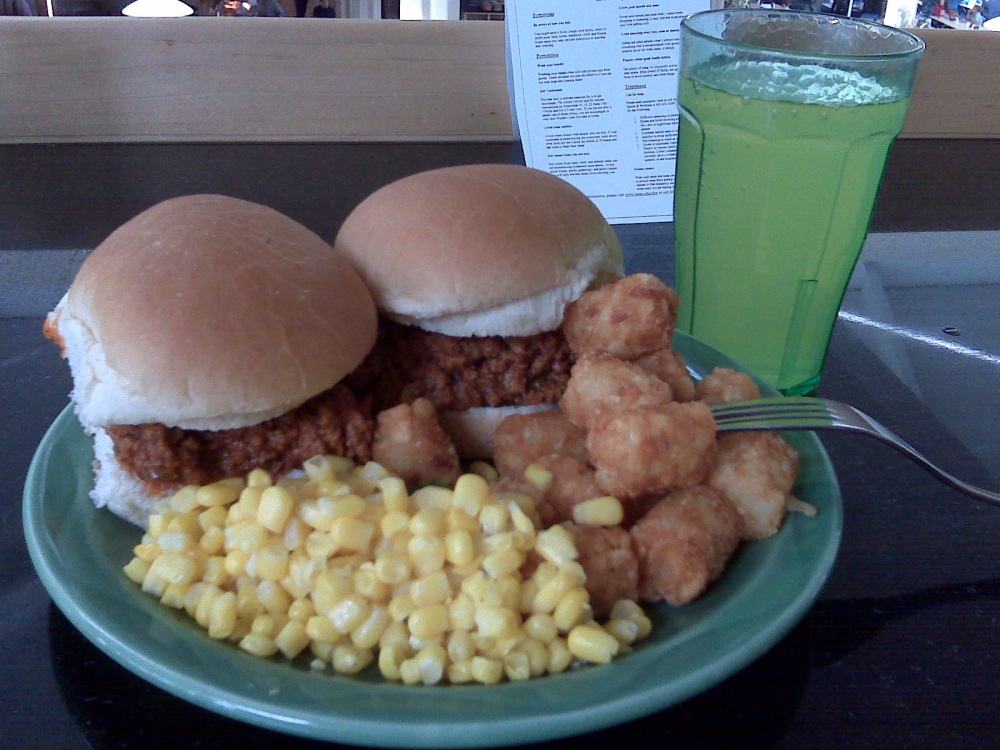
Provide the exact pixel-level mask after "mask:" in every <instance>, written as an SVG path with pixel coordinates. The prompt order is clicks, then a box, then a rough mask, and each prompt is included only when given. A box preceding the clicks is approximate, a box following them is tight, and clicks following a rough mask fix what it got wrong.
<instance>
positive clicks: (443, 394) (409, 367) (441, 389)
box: [347, 319, 573, 412]
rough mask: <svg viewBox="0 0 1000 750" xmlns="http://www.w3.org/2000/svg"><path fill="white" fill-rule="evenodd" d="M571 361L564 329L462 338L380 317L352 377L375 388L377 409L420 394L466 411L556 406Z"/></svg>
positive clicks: (361, 387)
mask: <svg viewBox="0 0 1000 750" xmlns="http://www.w3.org/2000/svg"><path fill="white" fill-rule="evenodd" d="M572 366H573V355H572V353H571V352H570V350H569V345H568V344H567V343H566V339H565V337H564V336H563V334H562V331H560V330H556V331H549V332H544V333H539V334H535V335H534V336H512V337H507V338H505V337H502V336H472V337H468V338H459V337H453V336H446V335H445V334H442V333H433V332H430V331H425V330H423V329H420V328H416V327H414V326H407V325H402V324H400V323H395V322H392V321H389V320H386V319H381V320H380V322H379V333H378V339H377V341H376V344H375V347H374V348H373V349H372V352H371V353H370V354H369V355H368V357H367V358H366V360H365V361H364V362H363V363H362V364H361V366H360V367H359V368H358V370H357V371H356V372H355V373H354V374H353V375H352V376H350V378H349V379H348V381H347V382H348V383H350V384H351V385H352V387H354V388H355V390H356V391H357V392H359V393H362V392H364V393H372V394H373V396H374V398H375V411H376V412H379V411H382V410H383V409H387V408H390V407H392V406H395V405H396V404H399V403H411V402H413V401H415V400H416V399H418V398H426V399H427V400H428V401H430V402H431V403H432V404H434V406H435V407H436V408H437V409H438V410H453V411H462V410H464V409H470V408H473V407H477V406H530V405H535V404H547V403H551V404H554V403H556V401H558V399H559V396H561V395H562V392H563V390H565V388H566V383H567V382H568V381H569V373H570V369H571V368H572Z"/></svg>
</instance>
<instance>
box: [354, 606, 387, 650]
mask: <svg viewBox="0 0 1000 750" xmlns="http://www.w3.org/2000/svg"><path fill="white" fill-rule="evenodd" d="M389 622H390V618H389V611H388V610H387V609H386V608H385V607H384V606H382V605H376V606H374V607H372V608H371V610H370V611H369V612H368V616H367V617H366V618H365V619H364V620H362V621H361V622H360V623H359V624H358V625H357V626H355V628H354V629H353V630H352V631H351V642H352V643H354V645H355V646H358V647H359V648H367V649H373V648H375V647H376V646H377V645H378V643H379V641H380V640H381V639H382V634H383V633H384V632H385V629H386V627H388V625H389Z"/></svg>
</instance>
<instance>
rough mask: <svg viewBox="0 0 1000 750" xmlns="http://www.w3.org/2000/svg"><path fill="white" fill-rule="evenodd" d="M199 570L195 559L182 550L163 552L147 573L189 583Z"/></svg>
mask: <svg viewBox="0 0 1000 750" xmlns="http://www.w3.org/2000/svg"><path fill="white" fill-rule="evenodd" d="M200 572H201V571H200V570H199V566H198V563H197V561H195V560H194V558H192V557H189V556H188V555H185V554H184V553H183V552H165V553H164V554H162V555H160V556H159V557H158V558H156V560H154V561H153V564H152V565H150V567H149V575H153V576H156V577H158V578H162V579H163V580H164V581H166V582H167V583H175V584H179V585H186V584H189V583H191V582H192V581H194V579H195V577H196V576H198V574H199V573H200ZM147 577H148V576H147ZM161 593H162V592H161Z"/></svg>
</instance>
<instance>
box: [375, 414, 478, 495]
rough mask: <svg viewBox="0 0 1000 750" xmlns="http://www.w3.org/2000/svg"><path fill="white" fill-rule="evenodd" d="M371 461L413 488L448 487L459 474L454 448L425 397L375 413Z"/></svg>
mask: <svg viewBox="0 0 1000 750" xmlns="http://www.w3.org/2000/svg"><path fill="white" fill-rule="evenodd" d="M372 458H373V459H374V460H375V461H376V462H378V463H380V464H382V465H383V466H388V467H390V468H391V469H392V471H394V472H395V473H396V474H398V475H399V476H400V477H402V478H403V480H404V481H406V483H407V484H409V485H410V486H413V487H416V486H420V485H424V484H427V483H429V482H443V483H448V484H451V483H452V482H454V481H455V480H456V479H458V475H459V474H460V473H461V468H460V466H459V462H458V452H457V451H456V450H455V445H454V443H452V441H451V439H450V438H449V437H448V436H447V435H446V434H445V433H444V431H443V430H442V429H441V425H440V423H439V422H438V415H437V410H436V409H435V408H434V405H433V404H432V403H431V402H430V401H428V400H427V399H425V398H418V399H417V400H416V401H414V402H413V403H412V404H400V405H399V406H394V407H392V408H391V409H386V410H385V411H383V412H380V413H379V415H378V418H377V422H376V426H375V440H374V442H373V443H372Z"/></svg>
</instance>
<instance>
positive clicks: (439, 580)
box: [410, 570, 451, 607]
mask: <svg viewBox="0 0 1000 750" xmlns="http://www.w3.org/2000/svg"><path fill="white" fill-rule="evenodd" d="M410 596H411V597H413V603H414V604H416V605H417V606H418V607H425V606H427V605H428V604H441V603H443V602H445V601H446V600H447V599H448V597H450V596H451V583H449V581H448V576H447V575H445V573H444V571H443V570H436V571H434V572H433V573H428V574H427V575H425V576H422V577H421V578H418V579H417V580H415V581H413V582H412V583H411V584H410Z"/></svg>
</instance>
